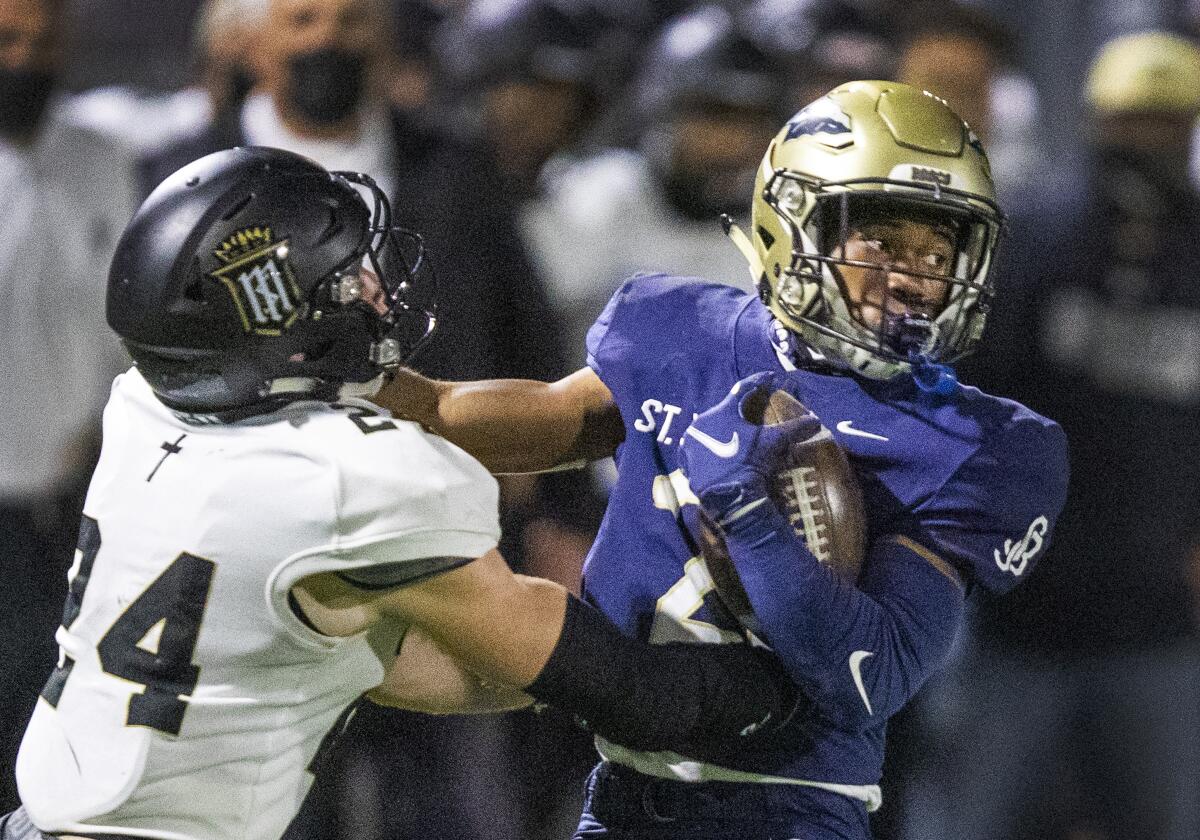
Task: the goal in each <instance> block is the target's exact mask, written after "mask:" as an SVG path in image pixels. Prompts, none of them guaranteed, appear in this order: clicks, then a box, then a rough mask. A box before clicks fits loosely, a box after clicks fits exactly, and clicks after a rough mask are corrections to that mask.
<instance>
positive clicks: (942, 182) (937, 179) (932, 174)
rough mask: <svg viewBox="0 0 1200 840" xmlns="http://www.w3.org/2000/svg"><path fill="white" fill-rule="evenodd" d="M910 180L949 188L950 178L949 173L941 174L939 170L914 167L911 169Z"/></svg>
mask: <svg viewBox="0 0 1200 840" xmlns="http://www.w3.org/2000/svg"><path fill="white" fill-rule="evenodd" d="M912 179H913V180H914V181H929V182H930V183H933V184H937V185H939V186H942V187H948V186H950V181H951V176H950V173H949V172H943V171H941V170H940V169H930V168H929V167H927V166H914V167H913V168H912Z"/></svg>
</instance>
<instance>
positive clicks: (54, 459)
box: [0, 0, 137, 808]
mask: <svg viewBox="0 0 1200 840" xmlns="http://www.w3.org/2000/svg"><path fill="white" fill-rule="evenodd" d="M63 5H64V4H63V2H62V0H0V198H2V200H3V208H4V212H3V215H0V295H2V296H3V299H4V305H3V306H0V395H2V398H0V562H2V563H3V565H2V566H0V569H2V570H3V579H4V582H5V583H4V585H3V586H0V649H2V650H3V652H4V653H3V662H4V667H3V668H0V766H2V767H3V772H0V808H7V807H11V806H12V805H14V804H15V802H16V790H15V788H14V782H13V778H12V767H13V762H14V760H15V758H16V750H17V745H18V743H19V741H20V737H21V732H22V730H23V729H24V726H25V722H26V721H27V720H28V719H29V715H30V714H32V712H33V707H34V702H35V700H36V698H37V694H38V691H39V690H40V689H41V686H42V684H43V683H44V682H45V680H46V676H47V675H48V674H49V671H50V669H51V668H52V667H53V666H54V664H55V661H56V656H57V650H56V647H55V645H54V643H53V641H52V639H53V636H54V627H55V626H56V625H57V624H58V620H59V618H60V616H61V615H62V604H63V600H64V598H65V597H66V573H67V569H68V567H69V566H70V564H71V552H72V549H73V546H74V542H75V534H76V532H77V530H78V527H79V511H80V509H81V507H82V505H83V490H84V484H85V482H86V481H87V477H88V475H89V474H90V472H91V467H92V464H93V461H94V457H95V453H96V451H98V443H99V430H98V428H97V418H98V414H99V411H100V409H101V408H102V407H103V405H104V402H105V400H106V399H107V398H108V388H109V385H110V384H111V382H112V379H113V377H114V376H115V375H116V374H117V373H119V372H120V371H121V370H123V369H124V367H125V364H126V362H125V358H124V354H123V352H122V351H121V349H120V345H119V344H118V343H117V341H116V339H115V337H114V336H113V335H112V334H111V333H110V332H109V331H108V328H107V326H106V325H105V323H104V281H105V277H106V276H107V271H108V261H109V258H110V256H111V254H112V251H113V248H114V247H115V246H116V242H117V237H118V236H119V235H120V233H121V230H122V229H123V228H124V226H125V223H126V222H127V221H128V219H129V216H130V214H131V213H132V212H133V208H134V207H135V206H136V203H137V202H136V198H137V195H136V191H135V187H134V181H133V177H132V172H133V170H132V161H131V160H130V159H129V158H128V157H127V156H125V155H124V154H123V153H122V152H121V151H120V150H119V149H118V148H116V147H115V146H114V145H113V144H111V143H109V142H108V141H106V140H105V139H103V138H102V137H99V136H97V135H95V134H93V133H91V132H88V131H86V130H83V129H80V128H78V127H77V126H75V125H73V124H72V123H71V121H70V120H69V119H67V111H68V105H67V103H66V102H65V101H64V100H63V98H62V97H61V96H60V95H59V79H60V73H61V70H62V66H63V60H64V56H65V49H66V47H65V44H64V32H63V27H62V20H63Z"/></svg>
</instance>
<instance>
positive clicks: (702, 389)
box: [584, 275, 1067, 837]
mask: <svg viewBox="0 0 1200 840" xmlns="http://www.w3.org/2000/svg"><path fill="white" fill-rule="evenodd" d="M772 323H773V320H772V316H771V314H770V312H769V310H767V309H766V307H765V306H763V304H762V303H761V302H760V301H759V300H758V299H757V298H755V297H753V296H751V295H749V294H747V293H745V292H743V291H739V290H737V289H733V288H730V287H727V286H720V285H716V284H710V283H705V282H703V281H699V280H696V279H695V278H678V277H670V276H665V275H647V276H642V277H637V278H634V279H633V280H631V281H629V282H628V283H627V284H626V285H625V286H623V287H622V288H621V289H620V290H619V291H618V292H617V293H616V295H615V296H614V297H613V298H612V300H611V302H610V303H609V304H608V306H607V308H606V309H605V310H604V312H603V314H602V315H601V316H600V318H599V320H597V322H596V323H595V325H594V326H593V327H592V329H591V331H590V332H589V334H588V363H589V365H590V366H591V367H592V369H593V370H594V371H595V372H596V373H597V375H598V376H599V377H600V378H601V380H603V382H604V383H605V385H607V387H608V388H609V390H610V391H611V392H612V395H613V399H614V401H615V403H616V405H617V407H618V408H619V410H620V413H621V416H622V418H623V420H624V425H625V432H626V436H625V440H624V442H623V443H622V444H621V446H620V447H619V449H618V450H617V453H616V463H617V468H618V479H617V482H616V484H615V486H614V487H613V490H612V494H611V497H610V500H609V504H608V509H607V512H606V515H605V518H604V521H603V523H602V525H601V528H600V533H599V535H598V537H597V539H596V542H595V544H594V546H593V548H592V551H591V553H590V555H589V557H588V561H587V565H586V567H585V570H584V589H585V594H586V597H587V598H588V599H589V600H590V601H591V602H592V603H593V604H595V605H596V606H597V607H599V608H600V609H601V610H603V611H604V613H605V614H606V615H608V616H609V617H610V618H612V619H613V620H614V621H615V622H616V623H617V624H618V625H619V626H620V627H621V628H622V629H623V630H624V631H625V632H627V633H630V634H633V635H636V636H638V637H639V638H643V639H649V640H651V641H655V642H661V641H669V640H698V641H705V642H735V641H740V640H741V639H742V635H741V634H740V633H739V632H738V631H737V628H736V625H734V624H733V623H732V622H731V621H730V620H729V619H728V617H727V616H725V615H724V614H723V612H722V610H720V609H719V608H716V607H715V605H714V602H713V601H712V600H711V599H712V597H713V596H712V595H710V594H709V593H710V591H711V589H712V581H711V578H709V576H708V573H707V570H706V569H705V568H704V565H703V561H702V560H699V559H697V558H696V557H695V556H694V554H695V548H694V542H692V541H690V540H689V537H688V536H687V532H686V528H685V526H684V525H683V520H682V518H681V516H680V510H681V508H683V507H685V506H686V505H688V504H694V503H696V500H695V498H694V497H692V496H691V495H690V492H689V490H688V488H687V485H686V479H685V478H684V477H683V476H682V474H681V473H680V471H679V466H678V446H679V443H680V441H681V439H682V437H683V433H684V430H685V429H686V428H687V426H688V424H689V423H690V422H691V420H692V418H693V416H694V415H695V414H697V413H699V412H701V411H704V410H705V409H707V408H709V407H711V406H713V405H715V404H716V403H717V402H719V401H720V400H721V399H723V398H724V397H725V395H726V394H728V392H729V390H730V388H731V387H732V385H733V384H734V383H735V382H737V381H738V380H740V379H742V378H743V377H745V376H747V375H749V374H751V373H755V372H758V371H765V370H778V369H780V367H781V366H782V365H786V364H787V362H786V361H785V360H786V356H784V355H783V354H782V353H781V351H780V350H779V348H778V347H777V342H776V341H775V340H774V338H775V333H774V330H773V327H772ZM795 376H797V377H799V380H800V383H801V389H802V399H803V401H804V403H805V405H807V406H808V407H809V408H810V409H811V410H812V411H813V412H815V413H816V414H817V416H818V417H820V418H821V421H822V423H823V424H824V425H825V426H826V427H827V428H829V429H830V430H831V432H832V434H833V435H834V437H835V439H836V440H837V442H838V443H839V444H840V445H841V446H842V448H843V449H844V450H845V451H846V453H847V455H848V456H849V458H850V461H851V464H852V465H853V467H854V469H855V472H856V473H857V476H858V478H859V481H860V483H861V485H862V489H863V495H864V502H865V505H864V507H865V510H866V512H867V520H868V521H867V528H868V547H870V546H872V545H874V544H876V543H878V542H879V541H881V540H882V539H883V538H884V537H890V536H893V535H900V536H902V537H905V538H907V539H908V540H909V541H911V543H915V544H917V545H919V546H922V547H924V548H925V549H928V550H929V551H931V552H933V553H934V554H936V555H937V556H939V557H940V558H942V559H943V560H945V561H946V562H947V563H949V564H951V565H952V566H953V567H954V568H955V569H956V570H957V572H958V575H959V576H960V577H961V579H962V580H963V581H964V582H965V584H966V586H967V588H968V589H969V588H970V587H974V586H982V587H985V588H987V589H989V590H992V591H996V592H1003V591H1006V590H1008V589H1010V588H1012V587H1013V586H1015V585H1017V584H1018V583H1019V582H1020V581H1021V580H1022V579H1024V578H1027V577H1028V576H1029V573H1030V570H1031V569H1032V568H1033V566H1034V564H1035V563H1036V562H1037V560H1038V558H1039V557H1040V555H1041V553H1042V550H1043V548H1044V546H1045V545H1046V543H1047V542H1048V540H1049V538H1050V534H1051V531H1052V528H1053V524H1054V520H1055V518H1056V517H1057V515H1058V513H1059V511H1060V509H1061V507H1062V503H1063V497H1064V495H1065V485H1066V475H1067V466H1066V443H1065V438H1064V437H1063V435H1062V432H1061V430H1060V429H1059V428H1058V427H1057V426H1056V425H1055V424H1054V423H1052V422H1051V421H1049V420H1046V419H1045V418H1043V417H1040V416H1038V415H1037V414H1034V413H1033V412H1031V411H1029V410H1028V409H1026V408H1024V407H1023V406H1021V405H1019V404H1017V403H1014V402H1011V401H1007V400H1002V399H998V398H995V397H991V396H988V395H986V394H983V393H981V392H980V391H978V390H976V389H974V388H969V387H959V388H957V389H956V391H955V393H953V394H952V395H949V396H936V395H932V394H928V393H926V392H924V391H922V390H921V389H919V388H918V387H917V385H916V383H915V382H914V381H913V379H912V378H911V377H910V376H901V377H897V378H895V379H891V380H887V381H878V380H869V379H863V378H859V377H856V376H852V375H844V374H840V373H831V372H828V371H826V372H815V371H809V370H801V371H798V372H797V373H796V374H795ZM872 557H873V555H872V552H871V551H870V550H869V551H868V557H867V561H866V564H865V565H864V569H863V576H864V578H865V577H867V576H869V575H870V574H871V563H872ZM860 580H861V578H860ZM829 632H830V633H834V634H836V633H837V632H838V628H830V629H829ZM945 641H946V643H947V644H948V642H949V640H948V639H947V640H945ZM814 643H815V644H821V643H822V640H820V639H817V640H814ZM910 688H911V690H909V691H908V692H907V696H911V694H912V693H913V692H915V690H916V685H915V684H914V685H912V686H911V687H910ZM859 690H860V691H861V689H859ZM864 699H865V697H864ZM878 718H879V719H878V720H877V721H875V720H874V719H872V722H871V724H870V725H868V726H865V727H861V728H853V729H851V728H846V727H843V726H841V725H839V724H838V723H837V722H836V721H834V720H831V719H824V718H820V717H818V719H816V720H814V721H813V722H812V723H811V724H810V725H807V726H805V727H803V728H802V730H801V731H798V732H797V733H796V736H795V737H794V738H792V739H790V740H788V741H787V743H780V744H779V745H778V747H777V748H774V749H771V750H767V751H763V752H759V753H755V754H752V755H746V756H742V757H739V758H738V759H736V760H733V761H731V762H730V763H729V764H728V766H725V767H723V768H709V767H706V766H702V765H699V764H697V763H694V762H687V761H685V760H683V759H682V758H681V757H679V756H674V755H672V754H657V755H654V756H648V755H645V754H634V753H630V752H629V751H626V750H623V749H621V748H619V747H615V746H614V745H609V744H605V743H603V742H602V743H601V744H600V749H601V752H602V753H603V754H605V755H606V756H607V757H609V758H612V759H613V760H615V761H618V762H621V763H626V764H630V765H632V766H634V767H635V768H637V769H638V770H641V771H642V772H644V773H650V774H653V775H661V776H667V777H675V778H681V779H686V780H700V779H723V780H727V781H762V782H768V783H770V782H773V783H775V785H774V787H773V790H774V791H776V795H778V796H781V797H786V798H788V799H789V802H790V803H791V804H790V806H789V807H793V808H794V810H795V811H797V812H803V813H810V812H811V813H813V814H822V815H824V816H823V820H824V822H823V823H820V824H821V825H825V826H826V827H827V828H828V829H829V832H830V834H829V836H838V837H840V836H849V837H854V836H859V835H860V834H862V836H866V835H865V826H866V816H865V813H866V810H867V808H868V807H873V806H875V805H877V804H878V787H877V783H878V781H879V778H880V775H881V769H882V763H883V738H884V727H885V723H886V718H885V717H883V716H878ZM788 782H792V784H789V783H788ZM810 783H815V785H816V786H815V787H814V786H812V784H810ZM814 825H816V824H814ZM814 836H815V835H814Z"/></svg>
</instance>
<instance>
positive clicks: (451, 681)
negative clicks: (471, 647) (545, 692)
mask: <svg viewBox="0 0 1200 840" xmlns="http://www.w3.org/2000/svg"><path fill="white" fill-rule="evenodd" d="M367 696H368V699H370V700H371V701H372V702H373V703H376V704H378V705H381V706H391V707H394V708H401V709H409V710H412V711H416V712H426V713H428V714H476V713H487V712H504V711H509V710H512V709H520V708H523V707H525V706H528V705H529V704H530V703H531V702H532V698H531V697H530V696H529V695H528V694H525V693H524V692H523V691H521V690H520V689H518V688H515V687H513V686H508V685H503V684H500V683H494V682H488V681H486V680H483V679H481V678H480V677H479V676H477V675H476V674H474V673H472V672H471V671H470V670H468V669H467V668H466V667H464V666H463V664H462V663H461V662H459V661H458V660H457V659H455V658H454V657H453V656H451V655H450V654H449V653H447V652H446V651H445V650H444V649H443V648H442V647H441V646H440V645H439V644H438V643H437V642H435V641H434V640H433V639H432V638H431V637H429V636H428V635H427V634H426V633H425V632H424V631H422V630H421V629H420V628H419V627H414V628H411V629H410V630H409V631H408V632H407V633H405V635H404V641H403V643H402V644H401V647H400V652H399V653H398V654H397V656H396V658H395V660H393V662H392V664H391V666H390V667H389V668H388V672H387V674H386V676H385V677H384V680H383V682H382V683H381V684H380V685H378V686H376V687H375V688H374V689H372V690H371V691H370V692H368V694H367Z"/></svg>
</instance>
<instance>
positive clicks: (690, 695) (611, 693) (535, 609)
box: [297, 551, 795, 756]
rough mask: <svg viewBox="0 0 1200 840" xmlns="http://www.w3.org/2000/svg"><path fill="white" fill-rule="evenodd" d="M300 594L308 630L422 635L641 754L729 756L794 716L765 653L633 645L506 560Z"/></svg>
mask: <svg viewBox="0 0 1200 840" xmlns="http://www.w3.org/2000/svg"><path fill="white" fill-rule="evenodd" d="M297 590H298V591H299V592H300V593H301V594H298V600H299V602H300V604H301V606H302V607H303V608H304V610H305V613H306V615H308V617H309V618H310V619H312V618H313V612H321V613H322V614H323V615H322V620H321V621H319V622H315V623H317V626H319V627H329V626H332V625H333V624H335V623H337V626H338V629H339V631H340V632H339V635H345V634H347V633H349V632H355V631H356V628H357V629H362V628H364V627H367V626H371V625H372V624H374V623H376V622H378V621H381V620H390V621H392V622H397V623H402V624H406V625H411V626H415V627H419V628H421V629H422V630H423V631H424V632H425V633H426V634H427V635H428V637H429V638H430V639H432V640H433V641H434V642H435V643H436V644H437V645H438V646H439V647H440V648H441V649H442V650H444V651H445V652H446V653H448V654H449V655H450V656H452V657H453V658H454V659H456V660H458V661H459V662H461V663H462V664H463V666H464V667H465V668H466V669H467V670H468V671H470V672H471V673H473V674H476V675H478V676H479V677H480V678H482V679H484V680H486V681H488V682H490V683H497V684H503V685H508V686H513V687H515V688H520V689H523V690H524V691H525V693H527V694H529V695H530V696H531V697H534V698H536V699H537V700H540V701H542V702H545V703H549V704H551V705H554V706H557V707H558V708H561V709H563V710H565V711H569V712H572V713H574V714H576V715H577V716H579V717H581V718H583V719H584V720H585V721H587V723H588V725H589V726H590V727H591V728H592V729H593V730H594V731H596V732H598V733H600V734H601V735H603V736H604V737H606V738H608V739H609V740H612V741H615V742H616V743H620V744H623V745H625V746H628V747H631V748H634V749H643V750H665V749H670V750H676V751H679V752H684V753H686V754H689V755H700V756H712V755H719V754H722V753H724V752H728V751H729V750H733V749H738V748H742V747H746V746H749V745H750V743H751V740H750V739H751V737H752V736H754V735H755V734H757V735H758V736H759V737H769V733H770V732H771V731H773V728H774V727H775V726H777V725H782V723H783V722H785V719H786V718H787V717H788V715H789V714H790V713H791V712H792V710H793V706H794V705H795V695H794V692H793V691H792V689H791V685H790V683H788V682H787V681H786V680H785V679H781V674H780V671H779V670H778V666H777V665H776V664H775V663H774V662H773V660H771V659H770V658H769V657H767V656H766V655H765V654H763V653H762V652H761V651H756V650H753V649H751V648H750V647H748V646H743V645H689V644H666V645H649V644H646V643H644V642H641V641H638V640H636V639H631V638H629V637H627V636H625V635H623V634H622V633H621V632H620V631H619V630H618V629H617V628H616V627H615V626H614V625H613V624H612V623H611V622H610V621H609V620H608V619H606V618H605V617H604V616H603V615H602V614H601V613H600V612H599V611H598V610H596V609H594V608H592V607H590V606H588V605H586V604H584V603H583V602H581V601H579V600H578V599H576V598H574V597H573V596H571V595H569V594H568V593H567V592H566V590H565V589H563V588H562V587H561V586H559V585H557V584H554V583H551V582H550V581H546V580H540V579H538V578H528V577H521V576H517V575H514V574H512V572H511V571H509V569H508V567H507V566H506V565H505V564H504V560H503V559H502V558H501V556H500V555H499V553H497V552H496V551H491V552H489V553H487V554H485V555H484V556H483V557H481V558H479V559H477V560H474V561H472V562H469V563H467V564H466V565H462V566H459V567H458V568H455V569H453V570H452V571H446V572H443V573H441V574H438V575H436V576H434V577H431V578H427V579H423V580H420V581H418V582H416V583H413V584H411V585H408V586H401V587H399V588H395V589H391V590H387V591H385V592H383V593H379V592H367V591H362V590H357V589H355V588H354V587H351V586H348V585H347V584H346V583H345V582H344V581H342V580H339V579H337V578H336V577H334V576H332V575H319V576H315V577H313V578H305V579H304V580H303V581H302V582H301V583H300V585H299V586H298V587H297ZM310 611H312V612H310ZM339 619H340V622H339Z"/></svg>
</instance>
